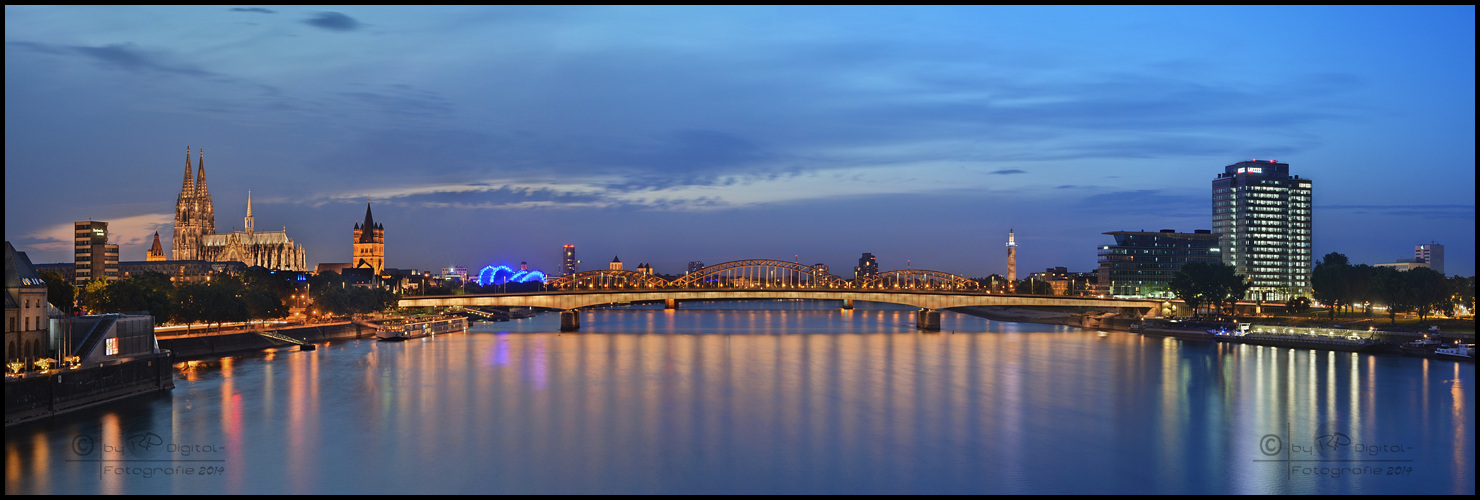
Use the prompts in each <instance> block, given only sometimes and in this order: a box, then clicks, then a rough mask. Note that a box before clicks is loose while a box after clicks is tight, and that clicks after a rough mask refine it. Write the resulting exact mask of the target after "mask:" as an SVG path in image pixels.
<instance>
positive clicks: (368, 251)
mask: <svg viewBox="0 0 1480 500" xmlns="http://www.w3.org/2000/svg"><path fill="white" fill-rule="evenodd" d="M354 263H355V267H356V268H361V267H367V268H370V269H373V270H375V274H377V275H379V274H380V272H381V271H384V270H385V228H383V227H381V226H380V224H376V223H375V219H373V218H371V217H370V204H369V203H366V204H365V223H364V224H355V256H354Z"/></svg>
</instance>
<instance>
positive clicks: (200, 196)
mask: <svg viewBox="0 0 1480 500" xmlns="http://www.w3.org/2000/svg"><path fill="white" fill-rule="evenodd" d="M196 168H197V170H196V174H195V216H196V220H197V222H196V224H198V225H199V227H200V235H201V236H205V235H208V234H216V205H215V204H214V203H211V190H210V189H207V188H206V148H200V162H199V163H197V164H196Z"/></svg>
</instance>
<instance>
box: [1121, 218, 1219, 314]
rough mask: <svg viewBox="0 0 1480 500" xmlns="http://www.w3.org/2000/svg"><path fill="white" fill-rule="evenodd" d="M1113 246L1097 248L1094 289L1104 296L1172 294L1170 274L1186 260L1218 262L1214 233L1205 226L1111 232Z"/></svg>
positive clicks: (1216, 241)
mask: <svg viewBox="0 0 1480 500" xmlns="http://www.w3.org/2000/svg"><path fill="white" fill-rule="evenodd" d="M1104 234H1107V235H1110V236H1113V237H1115V244H1114V245H1104V246H1101V247H1100V249H1099V258H1098V260H1099V264H1100V269H1099V273H1098V274H1099V276H1098V279H1097V290H1096V291H1097V292H1098V293H1099V294H1101V295H1104V296H1106V297H1135V298H1141V297H1172V296H1173V294H1172V292H1171V287H1170V284H1171V282H1172V275H1173V274H1176V272H1177V270H1178V269H1181V268H1182V265H1183V264H1186V263H1188V262H1208V263H1214V262H1222V260H1223V259H1222V258H1221V257H1220V255H1219V252H1220V249H1219V248H1218V235H1216V234H1213V233H1212V231H1210V230H1206V229H1198V230H1196V231H1193V232H1191V233H1179V232H1176V231H1175V230H1172V229H1163V230H1161V231H1160V232H1149V231H1111V232H1108V233H1104Z"/></svg>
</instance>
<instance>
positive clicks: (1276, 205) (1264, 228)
mask: <svg viewBox="0 0 1480 500" xmlns="http://www.w3.org/2000/svg"><path fill="white" fill-rule="evenodd" d="M1213 234H1215V235H1217V236H1218V249H1219V252H1220V254H1221V256H1220V257H1221V258H1222V259H1223V263H1225V264H1228V265H1231V266H1233V267H1234V269H1235V271H1236V272H1237V273H1238V274H1242V275H1244V276H1247V277H1248V278H1249V279H1250V281H1251V282H1252V283H1251V286H1250V288H1249V293H1250V295H1251V296H1254V295H1259V294H1262V297H1263V298H1264V300H1277V301H1283V300H1287V299H1290V298H1293V297H1298V296H1306V295H1309V294H1310V272H1311V265H1312V260H1311V181H1310V179H1301V178H1300V176H1298V175H1296V176H1291V175H1290V165H1289V164H1285V163H1279V162H1276V161H1274V160H1250V161H1241V162H1238V163H1235V164H1233V165H1228V166H1226V167H1223V173H1222V174H1219V175H1218V177H1217V178H1216V179H1213Z"/></svg>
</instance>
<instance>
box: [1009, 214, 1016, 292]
mask: <svg viewBox="0 0 1480 500" xmlns="http://www.w3.org/2000/svg"><path fill="white" fill-rule="evenodd" d="M1015 281H1017V241H1016V240H1015V239H1014V237H1013V234H1012V229H1011V228H1008V230H1007V282H1008V283H1012V282H1015Z"/></svg>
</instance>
